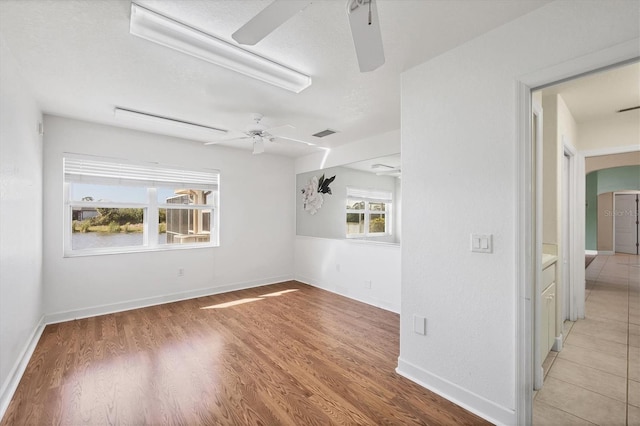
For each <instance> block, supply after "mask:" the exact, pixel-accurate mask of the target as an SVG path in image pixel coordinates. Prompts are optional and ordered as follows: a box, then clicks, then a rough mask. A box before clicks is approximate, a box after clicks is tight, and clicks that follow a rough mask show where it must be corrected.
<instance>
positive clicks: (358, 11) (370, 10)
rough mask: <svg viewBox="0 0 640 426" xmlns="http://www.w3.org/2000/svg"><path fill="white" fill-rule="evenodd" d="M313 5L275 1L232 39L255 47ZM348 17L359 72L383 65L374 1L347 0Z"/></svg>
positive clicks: (294, 0)
mask: <svg viewBox="0 0 640 426" xmlns="http://www.w3.org/2000/svg"><path fill="white" fill-rule="evenodd" d="M311 3H312V2H311V1H307V0H275V1H274V2H273V3H271V4H270V5H269V6H267V7H266V8H264V9H263V10H262V11H261V12H260V13H258V14H257V15H256V16H254V17H253V18H252V19H251V20H249V22H247V23H246V24H244V25H243V26H242V27H241V28H240V29H239V30H237V31H236V32H235V33H233V34H232V35H231V37H232V38H233V39H234V40H235V41H237V42H238V43H240V44H245V45H254V44H256V43H257V42H259V41H260V40H262V39H263V38H265V37H266V36H267V35H269V34H270V33H271V32H272V31H273V30H275V29H276V28H278V27H279V26H280V25H282V24H284V23H285V22H286V21H287V20H289V19H290V18H291V17H293V16H294V15H296V14H297V13H299V12H301V11H302V10H304V9H305V8H306V7H307V6H309V5H310V4H311ZM347 16H348V17H349V25H350V26H351V35H352V37H353V44H354V46H355V49H356V56H357V57H358V64H359V65H360V71H361V72H367V71H373V70H375V69H377V68H379V67H380V66H382V64H384V49H383V46H382V36H381V34H380V21H379V20H378V10H377V8H376V3H375V0H347Z"/></svg>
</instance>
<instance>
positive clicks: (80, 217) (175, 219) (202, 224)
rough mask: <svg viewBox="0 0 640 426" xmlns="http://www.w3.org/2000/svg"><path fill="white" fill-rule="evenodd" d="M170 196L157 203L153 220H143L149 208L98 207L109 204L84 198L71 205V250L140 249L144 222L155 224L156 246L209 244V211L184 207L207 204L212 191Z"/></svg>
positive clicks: (182, 191) (186, 191) (180, 192)
mask: <svg viewBox="0 0 640 426" xmlns="http://www.w3.org/2000/svg"><path fill="white" fill-rule="evenodd" d="M83 186H88V185H83ZM91 186H93V187H99V186H100V185H91ZM96 192H98V193H99V192H100V191H99V190H97V191H96ZM171 193H172V195H170V196H168V197H167V196H166V195H167V194H166V191H165V195H164V197H165V199H164V200H158V201H159V205H158V208H157V209H154V210H155V211H156V212H157V216H155V217H154V218H146V217H145V216H148V215H149V214H150V213H149V211H150V209H149V208H148V207H98V206H97V205H98V204H100V203H105V204H110V203H111V204H112V202H110V200H104V199H99V200H95V199H94V197H93V196H83V197H82V199H81V202H80V203H74V204H76V205H75V206H72V214H71V220H72V226H71V230H72V234H73V235H72V249H73V250H84V249H93V248H106V247H130V246H133V247H135V246H142V245H144V233H145V220H149V221H151V220H154V221H157V230H158V236H157V240H156V241H155V243H157V244H158V245H164V244H184V243H206V242H209V241H210V235H211V234H210V231H211V212H212V210H211V209H210V208H207V209H205V208H185V206H191V205H198V206H203V205H204V206H206V205H209V204H210V202H209V201H210V200H208V199H207V198H209V199H210V195H211V191H203V190H193V189H178V190H171ZM78 204H86V206H78Z"/></svg>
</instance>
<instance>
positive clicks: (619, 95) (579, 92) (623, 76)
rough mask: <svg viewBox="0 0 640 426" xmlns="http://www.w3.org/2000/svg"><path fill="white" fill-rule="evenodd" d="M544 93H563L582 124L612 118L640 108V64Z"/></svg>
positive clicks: (587, 76) (570, 82)
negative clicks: (620, 113) (632, 108)
mask: <svg viewBox="0 0 640 426" xmlns="http://www.w3.org/2000/svg"><path fill="white" fill-rule="evenodd" d="M542 94H543V96H546V95H550V94H559V95H560V96H561V97H562V99H563V100H564V102H565V103H566V104H567V108H569V111H571V115H573V118H574V119H575V120H576V122H578V123H584V122H585V121H592V120H601V119H606V118H610V117H613V116H615V115H616V114H618V111H619V110H621V109H625V108H631V107H635V106H640V62H635V63H633V64H628V65H624V66H619V67H615V68H611V69H608V70H604V71H601V72H597V73H593V74H589V75H586V76H583V77H580V78H576V79H573V80H569V81H566V82H564V83H561V84H558V85H555V86H551V87H548V88H545V89H543V90H542ZM639 113H640V110H635V111H629V112H624V113H623V114H635V115H638V114H639Z"/></svg>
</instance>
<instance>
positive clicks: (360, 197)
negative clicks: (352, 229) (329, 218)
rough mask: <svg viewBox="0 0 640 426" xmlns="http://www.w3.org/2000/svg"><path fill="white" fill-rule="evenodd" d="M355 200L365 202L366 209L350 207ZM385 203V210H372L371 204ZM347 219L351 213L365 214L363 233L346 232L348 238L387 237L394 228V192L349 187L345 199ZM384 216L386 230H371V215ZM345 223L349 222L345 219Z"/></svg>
mask: <svg viewBox="0 0 640 426" xmlns="http://www.w3.org/2000/svg"><path fill="white" fill-rule="evenodd" d="M355 202H364V209H350V208H348V206H349V205H353V203H355ZM372 203H374V204H384V210H371V208H370V205H371V204H372ZM345 204H346V207H347V208H346V209H345V219H346V217H347V216H346V215H349V214H363V215H364V232H362V233H348V232H345V234H346V238H376V237H386V236H390V235H393V232H392V229H393V226H392V222H391V221H392V213H391V212H392V208H393V194H392V193H391V192H390V191H378V190H366V189H359V188H350V187H347V197H346V200H345ZM372 214H376V215H382V216H384V231H383V232H369V229H370V225H371V215H372ZM345 223H349V222H347V221H346V220H345Z"/></svg>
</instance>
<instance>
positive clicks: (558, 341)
mask: <svg viewBox="0 0 640 426" xmlns="http://www.w3.org/2000/svg"><path fill="white" fill-rule="evenodd" d="M563 341H564V337H563V335H562V333H560V335H559V336H556V337H555V340H554V341H553V346H552V347H551V350H552V351H556V352H560V351H561V350H562V342H563Z"/></svg>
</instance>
